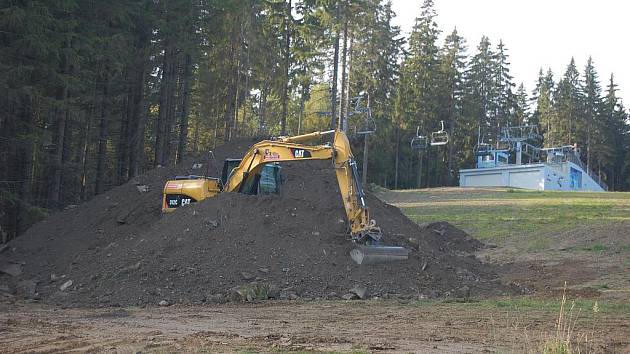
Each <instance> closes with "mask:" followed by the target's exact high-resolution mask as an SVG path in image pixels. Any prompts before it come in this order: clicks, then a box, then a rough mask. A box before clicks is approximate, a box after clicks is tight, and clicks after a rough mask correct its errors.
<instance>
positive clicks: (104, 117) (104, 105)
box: [95, 69, 110, 194]
mask: <svg viewBox="0 0 630 354" xmlns="http://www.w3.org/2000/svg"><path fill="white" fill-rule="evenodd" d="M108 75H109V74H107V69H105V78H104V79H103V82H104V84H103V97H102V99H101V119H100V123H99V128H98V152H97V155H96V187H95V194H101V193H102V192H103V190H104V187H105V163H106V162H107V125H108V122H109V106H110V104H109V102H108V101H109V99H108V94H109V76H108Z"/></svg>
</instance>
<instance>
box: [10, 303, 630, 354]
mask: <svg viewBox="0 0 630 354" xmlns="http://www.w3.org/2000/svg"><path fill="white" fill-rule="evenodd" d="M596 315H597V314H582V315H581V316H580V319H579V320H578V321H577V324H576V326H575V328H576V329H575V331H576V335H575V337H576V338H581V344H580V345H581V348H582V350H583V351H584V352H610V353H627V352H628V350H630V339H629V338H628V336H627V335H628V333H629V331H630V324H629V321H628V318H627V313H626V314H624V313H611V314H607V315H606V316H602V317H601V318H600V317H596ZM556 316H557V313H556V311H553V310H549V309H539V310H531V309H528V310H527V311H524V310H520V309H518V307H508V308H503V307H491V306H487V304H483V303H481V304H479V303H440V302H412V303H401V302H395V301H392V300H389V301H376V300H369V301H348V302H340V301H336V302H331V301H321V302H277V301H276V302H267V303H262V304H247V305H212V306H173V307H166V308H160V307H151V308H144V309H141V308H129V309H122V308H121V309H65V310H62V309H59V308H52V307H46V306H40V305H33V304H23V305H19V306H15V305H11V306H7V305H2V306H1V307H0V352H3V353H17V352H67V351H74V352H87V351H89V352H121V353H136V352H174V351H176V352H182V351H194V352H270V351H274V352H285V351H337V352H339V351H343V352H345V351H353V352H384V353H388V352H422V353H444V352H450V353H480V352H487V353H494V352H501V353H504V352H517V353H520V352H539V350H540V348H541V343H542V342H544V341H545V340H548V339H549V335H553V333H554V331H555V329H554V326H555V319H556Z"/></svg>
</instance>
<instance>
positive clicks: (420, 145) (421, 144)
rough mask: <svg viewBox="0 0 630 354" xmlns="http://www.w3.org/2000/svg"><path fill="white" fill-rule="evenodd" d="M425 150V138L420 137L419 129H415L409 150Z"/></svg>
mask: <svg viewBox="0 0 630 354" xmlns="http://www.w3.org/2000/svg"><path fill="white" fill-rule="evenodd" d="M426 148H427V137H426V136H424V135H420V127H418V128H416V136H414V137H413V138H412V139H411V149H413V150H423V149H426Z"/></svg>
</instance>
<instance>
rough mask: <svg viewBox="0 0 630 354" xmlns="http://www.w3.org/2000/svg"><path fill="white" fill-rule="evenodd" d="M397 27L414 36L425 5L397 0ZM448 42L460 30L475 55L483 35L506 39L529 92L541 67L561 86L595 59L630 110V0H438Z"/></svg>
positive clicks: (602, 77) (515, 69)
mask: <svg viewBox="0 0 630 354" xmlns="http://www.w3.org/2000/svg"><path fill="white" fill-rule="evenodd" d="M392 3H393V9H394V11H395V12H396V15H397V18H396V19H395V20H394V23H395V24H397V25H399V26H400V27H401V29H402V31H403V32H405V33H409V32H410V31H411V28H412V27H413V24H414V20H415V18H416V17H417V16H419V15H420V6H421V5H422V3H423V1H422V0H392ZM435 8H436V11H437V14H438V17H437V19H436V21H437V23H438V25H439V27H440V29H441V30H442V32H443V33H442V39H443V37H444V36H445V34H448V33H450V32H451V31H452V30H453V28H455V27H456V26H457V30H458V32H459V34H460V35H462V36H463V37H465V38H466V40H467V45H468V54H473V53H474V52H475V50H476V47H477V44H479V41H480V39H481V36H482V35H486V36H488V37H489V38H490V41H491V42H492V44H493V45H496V44H497V43H498V42H499V39H503V42H504V43H505V45H506V46H507V49H508V54H509V55H510V61H511V66H510V68H511V70H512V71H511V73H512V75H513V76H514V78H515V83H516V84H517V85H518V84H520V83H521V82H523V83H524V84H525V87H526V88H527V90H528V92H531V90H532V89H533V88H534V84H535V81H536V78H537V77H538V71H539V69H540V68H541V67H543V68H545V70H546V68H551V69H552V70H553V72H554V78H555V81H556V82H557V81H558V78H559V77H560V76H561V75H563V74H564V72H565V69H566V66H567V65H568V64H569V61H570V60H571V57H574V58H575V60H576V63H577V65H578V70H579V71H580V74H581V73H582V72H583V71H584V65H585V64H586V60H587V59H588V56H589V55H591V56H592V57H593V60H594V62H595V68H596V69H597V73H598V74H599V78H600V82H601V85H602V89H603V90H605V88H606V87H607V85H608V80H609V78H610V74H611V73H614V74H615V81H616V82H617V84H618V86H619V91H618V95H619V96H620V97H622V98H623V101H624V105H625V106H626V108H628V106H629V105H630V26H629V23H630V1H628V0H597V1H596V0H435Z"/></svg>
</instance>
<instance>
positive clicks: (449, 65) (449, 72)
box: [440, 29, 474, 185]
mask: <svg viewBox="0 0 630 354" xmlns="http://www.w3.org/2000/svg"><path fill="white" fill-rule="evenodd" d="M440 62H441V64H440V74H441V77H440V83H441V85H440V88H441V96H442V97H441V102H442V104H441V106H442V112H441V116H440V118H441V120H443V121H444V124H445V126H446V127H447V131H448V133H449V135H450V136H451V138H452V139H451V143H450V144H449V145H448V148H447V155H446V160H447V163H446V170H445V171H444V172H445V174H446V179H445V180H446V182H445V183H446V184H448V185H454V184H455V171H454V169H455V166H457V163H456V161H454V159H455V157H456V156H455V154H456V153H457V154H458V155H459V158H460V159H462V158H464V156H465V155H464V154H465V153H466V152H465V151H457V152H456V151H455V147H456V146H463V145H464V144H463V143H464V142H465V137H466V136H469V135H470V133H471V132H472V131H471V129H470V128H471V126H472V124H470V123H471V122H470V121H465V120H464V119H463V99H464V75H465V71H466V41H465V39H464V38H463V37H461V36H460V35H459V34H458V33H457V29H454V30H453V32H452V33H451V34H450V35H448V36H447V37H446V39H445V41H444V47H443V48H442V50H441V53H440ZM473 134H474V132H473ZM458 150H459V149H458Z"/></svg>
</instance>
